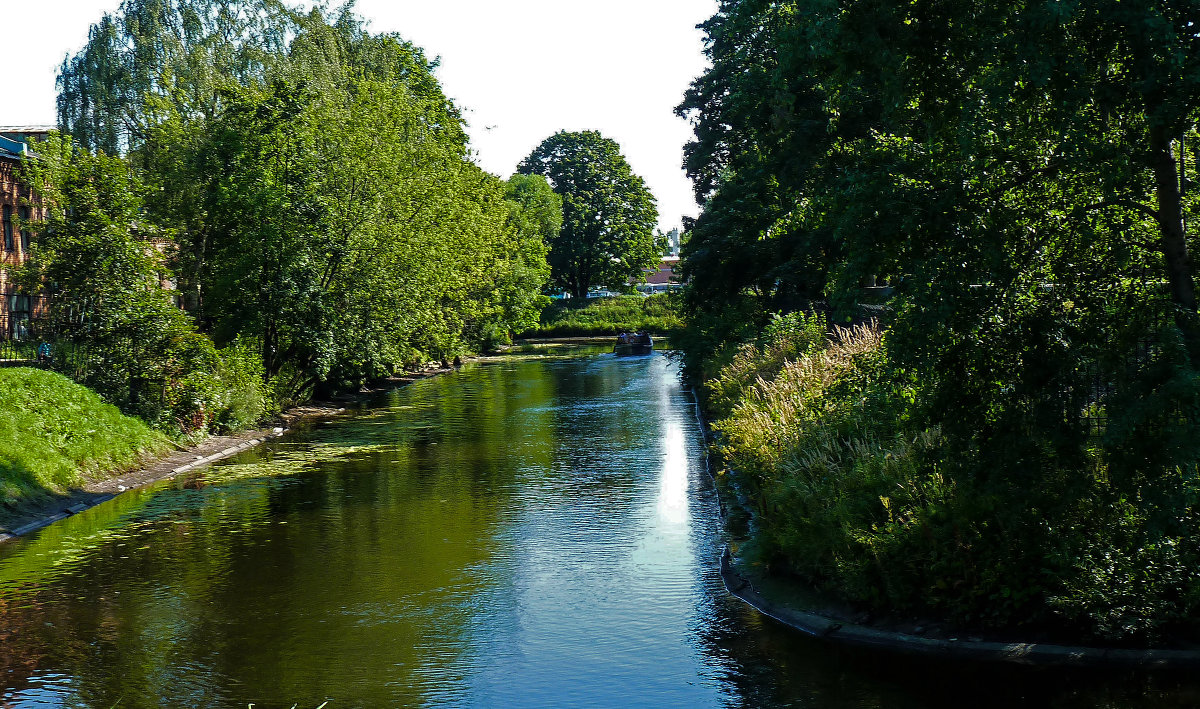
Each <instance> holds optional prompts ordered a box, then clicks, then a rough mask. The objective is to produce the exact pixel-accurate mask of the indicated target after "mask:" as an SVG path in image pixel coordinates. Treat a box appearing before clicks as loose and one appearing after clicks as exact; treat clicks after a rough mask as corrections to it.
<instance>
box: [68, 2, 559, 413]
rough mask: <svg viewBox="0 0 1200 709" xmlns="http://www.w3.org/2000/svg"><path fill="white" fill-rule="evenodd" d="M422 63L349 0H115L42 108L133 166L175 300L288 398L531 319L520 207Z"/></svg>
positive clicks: (533, 244) (525, 220) (527, 233)
mask: <svg viewBox="0 0 1200 709" xmlns="http://www.w3.org/2000/svg"><path fill="white" fill-rule="evenodd" d="M435 67H436V62H434V61H430V60H428V59H426V57H425V55H424V52H423V51H422V50H421V49H420V48H419V47H416V46H414V45H413V44H412V43H410V42H406V41H404V40H403V39H402V38H400V37H399V36H397V35H392V34H382V35H374V34H371V33H369V32H367V31H366V29H365V28H364V24H363V22H362V21H361V20H360V19H359V18H358V17H356V16H355V15H354V14H353V13H352V12H351V11H350V6H349V5H346V6H343V7H341V8H339V9H336V10H332V11H331V10H328V9H326V8H325V7H324V6H318V7H316V8H314V9H312V10H311V11H309V12H307V13H303V12H299V11H293V10H290V9H288V7H287V6H285V5H283V4H282V3H280V2H277V1H276V0H125V1H124V2H123V3H122V5H121V7H120V9H119V10H118V11H117V12H116V13H115V14H114V15H113V16H106V17H105V18H104V20H103V21H102V22H101V23H99V24H98V25H97V26H95V27H94V28H93V32H92V37H91V39H90V41H89V43H88V45H87V46H86V47H85V48H84V50H83V52H81V53H80V54H78V55H76V56H74V57H71V58H69V59H68V60H67V61H66V62H64V64H63V69H62V73H61V75H60V86H61V87H62V94H61V95H60V109H61V119H62V121H63V123H64V124H65V125H67V126H70V127H76V128H77V129H78V130H79V131H80V132H81V134H83V135H84V137H85V139H86V144H87V145H88V146H89V147H91V148H95V147H97V146H105V145H111V146H114V147H115V148H116V149H119V150H122V151H124V152H126V154H127V155H128V158H129V161H130V162H131V163H133V164H134V165H135V166H137V167H138V168H140V174H141V175H142V176H143V177H144V179H145V181H146V182H147V185H148V189H147V190H146V198H145V201H144V203H143V205H142V206H143V207H144V210H145V214H146V217H147V218H146V221H147V222H152V223H156V224H161V225H164V227H170V231H171V233H172V234H173V236H174V238H175V241H176V243H177V245H178V249H176V250H175V251H174V253H173V258H172V265H173V266H174V270H175V272H176V274H177V275H178V277H179V281H180V284H181V286H182V287H183V292H184V295H185V304H186V306H187V308H188V309H189V310H190V311H191V312H192V313H194V314H195V315H196V318H197V321H198V322H199V323H200V325H201V326H202V327H203V328H204V329H205V330H206V331H207V332H210V333H211V334H212V335H213V338H214V339H215V340H216V341H217V342H219V343H221V344H225V343H233V342H235V341H236V342H238V343H239V346H240V347H241V348H242V349H243V350H248V349H257V351H258V352H259V357H260V359H261V364H262V367H261V371H262V373H263V376H264V377H265V379H266V380H268V382H269V383H270V384H271V387H272V389H273V391H274V392H275V394H276V395H277V397H278V400H279V401H280V402H287V401H292V400H297V399H303V398H305V397H307V396H309V395H310V394H311V393H312V392H314V391H316V390H317V389H319V388H338V387H343V386H347V385H351V384H357V383H360V382H362V381H363V380H365V379H368V378H372V377H378V376H383V375H387V374H389V373H391V372H393V371H394V370H395V369H396V368H398V367H400V366H402V365H405V364H409V363H412V362H415V361H421V360H425V359H429V358H434V359H448V358H452V357H454V356H455V355H456V354H459V353H461V352H465V351H468V350H477V349H479V348H481V347H486V346H488V344H489V343H491V344H494V343H496V342H497V341H499V340H502V339H503V338H504V337H507V333H508V331H509V330H510V329H512V328H513V327H515V326H517V325H519V324H520V323H526V322H528V321H530V320H531V319H535V318H536V313H537V311H538V309H539V308H540V306H541V303H542V300H541V298H540V295H539V293H540V290H541V288H542V285H543V283H544V281H545V278H546V270H547V266H546V265H545V258H544V254H545V245H544V243H543V234H542V233H540V232H538V231H537V230H536V228H535V227H536V225H535V224H534V222H537V221H538V219H539V218H540V217H539V216H534V213H538V210H539V209H540V207H538V206H537V205H535V204H534V203H535V202H536V200H533V202H531V203H530V206H529V208H530V210H532V212H531V214H530V215H527V216H526V217H521V216H520V215H518V213H517V212H514V210H513V208H512V204H511V203H510V202H509V201H508V200H506V195H505V185H504V183H503V182H502V181H501V180H499V179H498V178H496V177H495V176H492V175H489V174H487V173H486V172H484V171H483V170H481V169H480V168H479V167H478V166H477V165H475V164H474V163H473V162H471V158H470V150H469V147H468V142H467V135H466V131H465V127H464V124H463V121H462V116H461V114H460V112H459V110H458V108H457V107H456V106H455V105H454V104H453V102H452V101H450V100H449V99H448V98H447V97H446V96H445V94H444V93H443V91H442V89H441V86H440V85H439V84H438V81H437V79H436V77H435V76H434V68H435ZM518 211H522V210H518Z"/></svg>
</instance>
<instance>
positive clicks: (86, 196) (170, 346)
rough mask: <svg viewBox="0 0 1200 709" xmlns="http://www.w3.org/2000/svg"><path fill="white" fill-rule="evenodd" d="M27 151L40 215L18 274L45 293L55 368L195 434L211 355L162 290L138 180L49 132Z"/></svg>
mask: <svg viewBox="0 0 1200 709" xmlns="http://www.w3.org/2000/svg"><path fill="white" fill-rule="evenodd" d="M33 147H34V151H35V155H36V156H35V157H33V158H31V159H28V160H27V161H26V162H25V163H24V164H23V172H24V179H25V180H27V181H28V183H29V184H30V185H32V187H33V192H34V195H35V197H36V199H37V200H38V204H39V206H40V207H42V209H43V211H44V214H45V217H44V220H43V221H42V223H40V224H38V225H37V229H36V237H35V239H34V241H33V244H32V249H31V251H32V254H31V257H30V259H29V261H28V262H27V263H26V264H24V265H23V266H22V267H21V269H20V272H19V273H18V274H17V276H18V280H19V281H20V282H21V284H22V286H23V288H24V289H25V291H26V292H29V293H36V292H45V293H47V294H48V295H49V296H50V298H49V300H48V309H49V312H48V320H49V321H50V323H51V324H52V326H53V328H54V330H56V332H54V333H53V334H54V336H55V338H56V339H55V344H54V349H55V350H56V351H55V352H54V364H55V366H56V367H58V368H60V369H62V370H63V371H64V372H65V373H67V374H68V375H70V376H72V377H74V378H76V379H78V380H79V381H80V382H81V383H84V384H86V385H88V386H89V387H91V388H92V389H95V390H96V391H97V392H99V393H100V394H101V395H102V396H104V397H105V398H106V399H107V400H108V401H110V402H112V403H114V404H116V405H117V406H118V407H120V408H121V409H122V410H123V411H124V412H125V413H127V414H131V415H138V416H141V417H142V418H144V419H145V420H147V421H148V422H150V423H152V424H155V425H158V426H160V427H162V428H164V429H165V430H169V431H179V430H181V429H182V430H183V431H184V432H191V431H193V430H196V429H201V428H203V427H205V426H206V425H208V423H209V421H210V420H211V418H212V416H215V415H216V413H217V412H216V411H215V408H216V406H215V404H214V400H213V399H214V397H213V396H211V391H212V389H213V387H212V385H211V378H212V376H213V373H214V371H215V370H216V369H217V368H218V367H219V365H220V358H219V356H218V354H217V352H216V350H215V349H214V348H213V345H212V343H211V341H209V340H208V338H206V337H204V336H203V335H200V334H198V333H197V332H196V329H195V325H194V323H193V322H192V320H191V318H189V317H188V316H187V314H186V313H184V312H183V311H181V310H179V309H178V308H177V307H175V305H174V303H172V300H171V297H172V292H171V291H169V290H167V289H165V288H164V287H163V281H164V279H165V278H166V277H167V276H169V271H168V269H167V268H166V266H165V264H164V263H163V255H162V253H161V252H160V249H159V247H160V246H161V245H166V244H167V243H169V241H168V240H167V238H166V237H167V236H168V234H166V233H164V232H163V230H161V229H159V228H157V227H156V226H155V225H154V224H152V223H149V222H147V221H146V219H145V213H144V211H143V204H144V202H143V197H144V195H145V192H146V189H145V185H144V182H143V181H142V180H141V177H140V175H139V174H138V172H137V171H136V170H134V169H132V168H131V166H130V165H129V163H128V162H127V161H125V160H124V159H122V158H120V157H117V156H110V155H106V154H104V153H103V152H96V153H94V154H93V153H89V152H88V151H86V150H84V149H82V148H80V147H79V146H77V145H75V144H74V143H73V142H72V141H71V140H70V138H68V137H65V136H62V135H59V134H51V137H50V138H49V139H48V140H47V141H45V142H42V143H36V144H35V145H34V146H33Z"/></svg>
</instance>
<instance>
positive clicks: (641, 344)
mask: <svg viewBox="0 0 1200 709" xmlns="http://www.w3.org/2000/svg"><path fill="white" fill-rule="evenodd" d="M653 351H654V338H652V337H650V333H648V332H637V333H633V332H622V333H621V334H620V335H617V343H616V344H615V345H613V354H617V355H648V354H650V353H651V352H653Z"/></svg>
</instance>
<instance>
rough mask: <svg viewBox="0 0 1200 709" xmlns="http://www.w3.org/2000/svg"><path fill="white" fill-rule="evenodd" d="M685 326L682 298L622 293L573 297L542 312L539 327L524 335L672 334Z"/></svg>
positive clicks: (560, 301) (525, 332)
mask: <svg viewBox="0 0 1200 709" xmlns="http://www.w3.org/2000/svg"><path fill="white" fill-rule="evenodd" d="M682 326H683V319H682V317H681V316H680V312H679V300H678V298H677V297H676V296H673V295H667V294H664V295H652V296H649V297H645V298H644V297H642V296H639V295H622V296H616V297H611V298H588V299H584V298H571V299H568V300H559V301H556V302H555V303H554V304H553V305H551V306H550V307H548V308H546V309H545V310H543V311H542V317H541V321H540V323H539V324H538V326H537V328H536V329H531V330H526V331H524V332H523V333H521V336H522V337H574V336H587V335H615V334H618V333H621V332H639V331H643V330H644V331H647V332H652V333H655V334H663V335H669V334H671V333H673V332H676V331H678V330H679V329H680V328H681V327H682Z"/></svg>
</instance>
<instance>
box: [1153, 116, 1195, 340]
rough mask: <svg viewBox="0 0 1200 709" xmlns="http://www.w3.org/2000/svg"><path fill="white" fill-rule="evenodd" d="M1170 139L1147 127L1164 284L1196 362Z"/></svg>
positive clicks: (1191, 288)
mask: <svg viewBox="0 0 1200 709" xmlns="http://www.w3.org/2000/svg"><path fill="white" fill-rule="evenodd" d="M1171 142H1172V140H1171V136H1170V135H1169V134H1168V133H1167V131H1166V130H1165V128H1162V127H1154V128H1151V129H1150V167H1151V169H1152V170H1153V171H1154V182H1155V187H1156V190H1157V192H1158V199H1157V203H1158V204H1157V206H1158V210H1157V211H1158V228H1159V234H1160V236H1161V237H1162V242H1161V244H1162V253H1163V260H1164V263H1165V266H1166V270H1167V284H1168V287H1169V288H1170V291H1171V300H1172V301H1173V302H1174V303H1175V322H1176V324H1177V325H1178V326H1179V329H1180V330H1181V331H1182V332H1183V337H1184V340H1185V341H1186V343H1187V347H1188V353H1189V354H1190V355H1191V358H1192V362H1193V364H1197V363H1200V318H1197V314H1196V283H1195V278H1194V277H1193V274H1192V258H1191V255H1190V254H1189V253H1188V245H1187V234H1186V233H1185V232H1184V230H1183V200H1182V196H1181V194H1180V191H1179V172H1178V171H1177V169H1176V162H1175V156H1174V154H1173V153H1172V150H1171Z"/></svg>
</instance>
